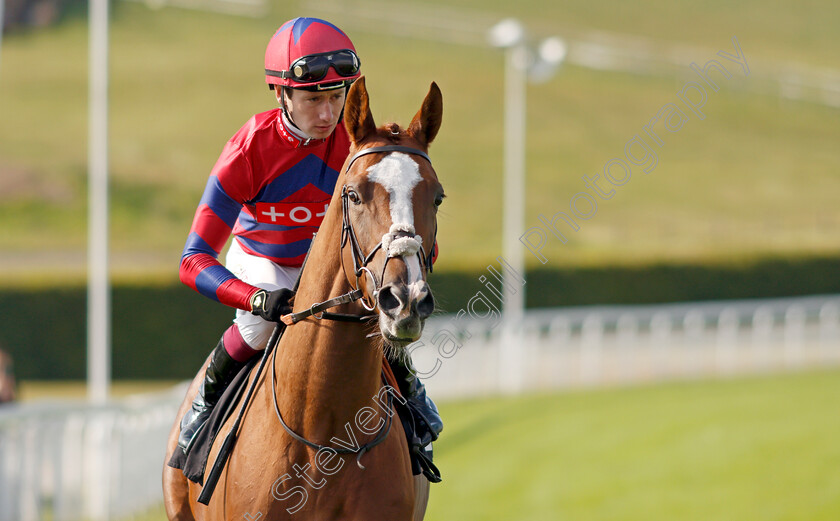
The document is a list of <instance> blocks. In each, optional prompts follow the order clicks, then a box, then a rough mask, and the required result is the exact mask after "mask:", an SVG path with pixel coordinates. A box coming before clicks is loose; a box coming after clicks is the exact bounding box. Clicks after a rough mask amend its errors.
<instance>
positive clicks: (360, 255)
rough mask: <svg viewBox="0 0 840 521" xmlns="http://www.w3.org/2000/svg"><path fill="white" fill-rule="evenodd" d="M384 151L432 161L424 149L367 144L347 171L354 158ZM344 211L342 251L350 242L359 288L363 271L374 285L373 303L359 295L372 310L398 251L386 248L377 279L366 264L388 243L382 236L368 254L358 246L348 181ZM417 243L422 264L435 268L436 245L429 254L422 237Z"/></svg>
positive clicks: (393, 233) (398, 233) (343, 189)
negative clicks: (392, 251)
mask: <svg viewBox="0 0 840 521" xmlns="http://www.w3.org/2000/svg"><path fill="white" fill-rule="evenodd" d="M381 152H403V153H405V154H413V155H416V156H420V157H422V158H424V159H425V160H426V161H428V162H429V164H431V163H432V160H431V159H430V158H429V156H428V155H427V154H426V153H425V152H423V151H421V150H418V149H416V148H411V147H406V146H401V145H383V146H379V147H371V148H366V149H364V150H360V151H359V152H356V154H354V155H353V157H351V158H350V162H349V163H348V164H347V171H349V170H350V167H351V166H352V165H353V162H354V161H356V160H357V159H359V158H360V157H362V156H366V155H368V154H376V153H381ZM341 215H342V227H341V249H342V251H343V250H344V247H345V246H346V245H347V243H348V242H349V243H350V249H351V251H352V257H353V273H354V275H355V277H356V285H355V287H356V289H360V286H359V279H360V278H361V277H362V275H363V274H365V276H366V277H367V279H368V282H369V284H370V285H369V286H368V288H370V287H371V286H372V287H373V291H371V292H370V297H371V299H372V300H373V302H372V303H368V302H367V301H366V299H365V298H364V296H363V297H361V298H360V299H359V301H360V303H361V304H362V306H363V307H364V308H365V309H366V310H368V311H373V310H374V309H375V308H376V295H377V294H378V293H379V289H380V288H381V284H382V281H383V280H384V279H385V269H386V268H387V267H388V261H389V260H391V259H392V258H393V257H395V255H391V254H390V253H388V252H387V251H386V255H385V262H383V263H382V272H381V273H380V275H379V280H377V278H376V277H375V276H374V275H373V273H372V272H371V271H370V269H369V268H368V267H367V266H368V264H369V263H370V261H372V260H373V258H374V257H375V256H376V253H377V252H378V251H380V250H387V247H383V246H384V244H383V242H384V240H380V241H379V242H378V243H377V244H376V246H374V247H373V249H371V250H370V253H368V254H367V255H365V254H364V252H363V251H362V247H361V246H359V240H358V239H357V238H356V232H355V230H354V229H353V223H352V221H351V220H350V203H349V195H348V192H347V185H344V186H343V187H341ZM435 235H437V229H436V230H435ZM385 236H386V237H389V236H390V237H389V238H390V239H392V240H393V239H398V238H400V237H411V238H415V237H416V236H415V235H414V230H413V228H412V229H409V230H400V231H391V232H389V233H388V234H386V235H385ZM418 243H419V248H418V250H417V253H416V254H415V255H417V257H418V260H419V261H420V266H421V267H422V268H423V269H425V270H426V271H427V272H429V273H430V272H431V271H432V255H433V254H434V249H433V250H432V251H431V252H430V253H429V254H428V255H427V254H426V251H425V250H424V249H423V243H422V242H421V241H418ZM433 248H434V246H433ZM341 262H342V268H344V256H342V257H341ZM344 271H345V275H346V273H347V270H346V268H344ZM348 279H349V277H348Z"/></svg>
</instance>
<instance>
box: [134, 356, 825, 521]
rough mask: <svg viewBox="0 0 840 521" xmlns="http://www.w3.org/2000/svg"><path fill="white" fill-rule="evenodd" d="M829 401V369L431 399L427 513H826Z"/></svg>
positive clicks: (592, 517) (527, 518)
mask: <svg viewBox="0 0 840 521" xmlns="http://www.w3.org/2000/svg"><path fill="white" fill-rule="evenodd" d="M838 409H840V371H838V370H830V371H818V372H813V371H811V372H805V373H800V374H789V375H773V376H762V377H749V378H740V379H733V380H722V381H721V380H718V381H700V382H691V383H668V384H661V385H654V386H645V387H635V388H620V389H606V390H596V391H585V392H567V393H560V394H550V395H529V396H521V397H514V398H487V399H480V400H469V401H457V402H450V403H443V404H442V405H441V413H442V414H443V417H444V419H445V421H446V429H445V431H444V434H443V436H442V437H441V438H440V440H439V441H438V442H437V443H436V456H435V460H436V462H437V464H438V466H439V467H440V469H441V472H442V474H443V477H444V481H443V483H441V484H437V485H433V486H432V491H431V499H430V503H429V509H428V513H427V516H426V519H427V520H428V521H440V520H449V519H458V520H462V521H470V520H481V521H496V520H499V521H502V520H504V521H508V520H512V519H516V520H517V521H538V520H556V519H570V520H586V521H602V520H604V521H606V520H609V521H675V520H679V521H692V520H696V521H709V520H714V521H729V520H731V521H783V520H789V521H833V520H836V519H838V517H840V474H839V473H838V472H837V468H838V465H840V445H838V443H837V440H838V439H840V416H838V414H837V411H838ZM137 519H138V520H139V521H146V520H149V521H151V520H153V519H163V511H162V510H156V511H153V512H151V513H150V514H149V515H148V516H145V517H142V516H141V517H138V518H137Z"/></svg>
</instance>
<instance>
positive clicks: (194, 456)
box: [167, 357, 441, 485]
mask: <svg viewBox="0 0 840 521" xmlns="http://www.w3.org/2000/svg"><path fill="white" fill-rule="evenodd" d="M258 361H259V357H254V358H253V359H251V360H250V361H249V362H248V363H247V364H246V365H245V366H243V367H242V369H241V370H240V371H239V373H238V374H237V375H236V376H235V377H234V378H233V380H232V381H231V383H230V385H228V387H227V389H225V392H224V393H223V394H222V397H221V398H220V399H219V401H218V403H217V404H216V406H215V407H214V408H213V412H212V413H211V414H210V417H209V418H208V419H207V421H206V422H205V424H204V425H203V426H202V427H201V429H200V430H199V431H198V433H196V435H195V440H194V441H193V443H192V445H191V446H190V449H189V451H188V452H187V453H186V454H184V452H183V451H181V450H179V449H176V450H175V452H174V453H173V454H172V457H171V458H170V459H169V462H167V465H169V466H170V467H172V468H176V469H179V470H181V471H182V472H183V473H184V476H186V478H187V479H189V480H190V481H192V482H194V483H198V484H200V485H203V484H204V472H205V469H206V467H207V460H208V458H209V457H210V449H211V448H212V447H213V442H214V441H215V440H216V436H218V434H219V431H220V430H221V428H222V426H223V425H224V424H225V422H226V421H227V419H228V418H230V417H231V416H232V415H233V414H234V413H235V412H236V409H237V405H238V404H239V401H240V399H241V397H242V395H243V394H244V393H245V390H246V388H247V384H248V381H249V375H250V374H251V371H252V370H253V369H254V367H255V366H256V365H257V362H258ZM382 379H383V381H385V382H386V383H387V384H388V385H390V386H391V387H393V388H394V390H395V392H396V393H397V394H399V395H400V399H398V400H395V401H394V404H395V405H396V409H397V414H398V415H399V418H400V422H401V423H402V426H403V430H404V431H405V436H406V441H407V442H408V450H409V454H410V457H411V471H412V474H414V475H415V476H416V475H419V474H423V475H424V476H426V478H427V479H428V480H429V481H431V482H432V483H438V482H440V481H441V478H440V471H439V470H438V468H437V467H436V466H435V465H434V463H432V441H434V439H435V438H436V436H434V434H433V432H432V430H431V429H430V428H429V427H428V424H429V422H428V421H427V420H426V418H425V417H424V416H423V414H422V412H420V411H419V410H418V408H417V407H416V406H414V405H413V403H412V401H411V400H406V399H405V398H402V394H401V391H400V387H399V385H398V384H397V380H396V377H395V376H394V373H393V371H392V370H391V367H390V365H389V364H388V362H387V360H385V359H384V358H383V360H382Z"/></svg>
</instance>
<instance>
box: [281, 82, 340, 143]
mask: <svg viewBox="0 0 840 521" xmlns="http://www.w3.org/2000/svg"><path fill="white" fill-rule="evenodd" d="M283 91H285V96H286V109H287V110H288V111H289V115H290V116H291V118H292V122H294V124H295V125H297V127H298V128H299V129H301V130H302V131H303V132H304V133H306V135H308V136H311V137H313V138H317V139H325V138H327V137H329V135H330V134H332V132H333V130H335V126H336V125H337V124H338V118H339V117H340V116H341V110H342V109H343V108H344V96H345V93H346V90H345V89H343V88H341V89H333V90H326V91H322V92H309V91H306V90H294V89H277V92H283ZM281 95H283V94H279V95H278V97H279V96H281Z"/></svg>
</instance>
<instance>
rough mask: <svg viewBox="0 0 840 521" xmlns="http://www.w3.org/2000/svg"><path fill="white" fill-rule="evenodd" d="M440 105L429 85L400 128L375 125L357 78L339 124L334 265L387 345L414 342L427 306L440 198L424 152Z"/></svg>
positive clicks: (429, 308)
mask: <svg viewBox="0 0 840 521" xmlns="http://www.w3.org/2000/svg"><path fill="white" fill-rule="evenodd" d="M442 113H443V101H442V97H441V94H440V89H439V88H438V86H437V85H436V84H434V83H432V85H431V87H430V89H429V93H428V94H427V95H426V99H425V100H423V105H422V107H421V108H420V110H419V111H418V112H417V114H416V115H415V116H414V119H412V121H411V124H410V125H409V126H408V128H405V129H403V128H401V127H400V126H399V125H397V124H396V123H390V124H387V125H385V126H383V127H381V128H378V129H377V128H376V125H375V124H374V122H373V116H372V115H371V112H370V106H369V101H368V94H367V90H366V88H365V80H364V77H362V78H360V79H359V80H358V81H356V82H355V83H354V84H353V86H352V87H351V88H350V92H349V93H348V95H347V102H346V105H345V109H344V124H345V126H346V127H347V131H348V133H349V134H350V140H351V141H352V146H351V150H350V152H351V153H350V157H349V158H348V163H347V165H346V167H345V171H346V173H345V184H344V186H343V187H341V190H342V192H341V198H342V206H343V214H344V215H343V219H344V230H343V232H342V262H343V263H344V266H345V267H346V268H345V269H346V271H347V274H348V276H350V277H351V280H352V279H353V278H354V275H351V273H350V269H349V266H353V269H354V271H355V280H356V284H357V285H358V287H359V288H360V289H362V290H363V292H364V297H363V300H362V302H363V303H364V304H365V306H366V307H368V309H377V310H378V312H379V328H380V330H381V332H382V336H383V337H384V339H385V341H386V342H387V343H388V344H391V345H392V346H394V347H396V348H398V349H399V348H402V347H404V346H405V345H407V344H410V343H411V342H414V341H416V340H417V339H419V338H420V334H421V333H422V330H423V322H424V320H425V319H426V317H428V316H429V315H431V313H432V311H434V308H435V301H434V297H433V296H432V291H431V289H430V288H429V285H428V284H427V282H426V273H427V271H429V270H430V269H431V259H432V253H433V250H434V248H435V234H436V232H437V207H438V206H439V205H440V204H441V202H442V200H443V197H444V194H443V187H442V186H441V184H440V182H438V178H437V175H436V174H435V171H434V169H433V168H432V165H431V162H430V161H429V158H428V156H426V151H427V149H428V146H429V143H431V142H432V140H433V139H434V137H435V135H436V134H437V132H438V129H439V128H440V122H441V116H442Z"/></svg>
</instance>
